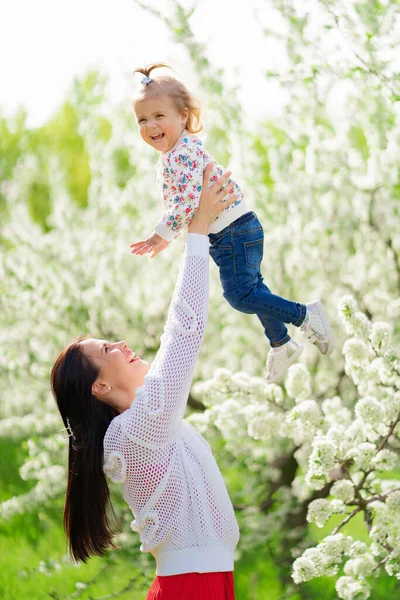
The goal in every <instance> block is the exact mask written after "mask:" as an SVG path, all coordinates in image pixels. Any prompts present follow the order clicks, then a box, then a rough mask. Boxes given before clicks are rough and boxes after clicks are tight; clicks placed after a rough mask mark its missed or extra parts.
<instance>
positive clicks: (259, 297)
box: [208, 212, 306, 348]
mask: <svg viewBox="0 0 400 600" xmlns="http://www.w3.org/2000/svg"><path fill="white" fill-rule="evenodd" d="M208 237H209V240H210V254H211V256H212V258H213V260H214V262H215V263H216V264H217V266H218V268H219V275H220V279H221V284H222V289H223V291H224V293H223V296H224V298H225V299H226V300H227V301H228V302H229V304H230V305H231V306H232V307H233V308H236V310H239V311H240V312H244V313H248V314H256V315H257V317H258V318H259V319H260V321H261V323H262V325H263V327H264V331H265V335H266V336H267V338H268V340H269V342H270V344H271V346H272V347H275V348H277V347H278V346H282V345H283V344H285V343H286V342H288V341H289V340H290V336H289V334H288V330H287V328H286V326H285V323H292V325H295V326H296V327H299V326H300V325H301V324H302V323H303V321H304V317H305V315H306V306H305V305H304V304H299V303H298V302H291V301H290V300H286V299H285V298H281V297H280V296H276V295H275V294H272V293H271V291H270V290H269V288H268V287H267V286H266V285H265V283H264V281H263V277H262V275H261V271H260V265H261V261H262V257H263V246H264V231H263V228H262V225H261V223H260V221H259V220H258V218H257V215H256V214H255V213H254V212H248V213H246V214H244V215H242V216H241V217H239V218H238V219H236V221H234V222H233V223H231V224H230V225H228V226H227V227H225V228H224V229H222V230H221V231H219V232H218V233H210V234H209V236H208Z"/></svg>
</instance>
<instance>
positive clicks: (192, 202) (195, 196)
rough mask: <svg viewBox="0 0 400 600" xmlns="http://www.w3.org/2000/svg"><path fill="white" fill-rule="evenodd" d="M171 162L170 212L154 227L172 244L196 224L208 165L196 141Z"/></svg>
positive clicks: (173, 156)
mask: <svg viewBox="0 0 400 600" xmlns="http://www.w3.org/2000/svg"><path fill="white" fill-rule="evenodd" d="M169 161H170V168H169V172H170V174H171V178H170V182H169V189H168V190H167V195H168V202H167V210H166V211H165V212H164V214H163V216H162V217H161V219H160V220H159V221H158V223H157V224H156V226H155V228H154V231H155V232H156V233H158V235H159V236H161V237H162V238H163V239H164V240H166V241H168V242H170V241H171V240H173V239H174V237H176V235H177V234H178V233H179V231H180V229H181V228H182V227H183V226H184V225H188V224H189V223H190V222H191V221H192V219H193V216H194V211H195V209H196V208H197V207H198V205H199V201H200V196H201V190H202V186H203V173H204V169H205V167H206V166H207V160H206V155H205V153H204V151H203V150H202V149H201V147H199V146H198V145H197V144H194V143H193V141H192V142H189V143H188V144H187V146H185V147H184V148H182V149H181V150H180V151H179V152H176V153H172V154H171V156H170V158H169Z"/></svg>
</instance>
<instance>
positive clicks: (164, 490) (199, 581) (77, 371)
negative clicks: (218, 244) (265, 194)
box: [51, 165, 239, 600]
mask: <svg viewBox="0 0 400 600" xmlns="http://www.w3.org/2000/svg"><path fill="white" fill-rule="evenodd" d="M211 169H212V165H210V166H209V167H208V168H207V169H206V171H205V173H204V180H203V194H202V198H201V201H200V205H199V208H198V210H197V212H196V215H195V217H194V219H193V220H192V222H191V224H190V225H189V227H188V235H187V239H186V247H185V252H184V254H183V256H182V260H181V266H180V271H179V275H178V279H177V283H176V286H175V291H174V295H173V298H172V301H171V306H170V310H169V314H168V319H167V323H166V325H165V328H164V333H163V335H162V336H161V345H160V349H159V351H158V353H157V355H156V357H155V359H154V361H153V363H152V365H151V366H150V365H149V364H148V363H147V362H146V361H144V360H142V359H141V358H140V357H138V356H135V354H134V353H133V352H132V351H131V350H130V349H129V348H128V346H127V344H126V342H124V341H121V342H115V343H110V342H107V341H105V340H97V339H82V338H80V339H78V340H75V341H74V342H72V343H71V344H70V345H69V346H67V348H65V349H64V350H63V352H62V353H61V354H60V356H59V357H58V359H57V360H56V362H55V364H54V366H53V369H52V373H51V385H52V391H53V394H54V397H55V399H56V402H57V405H58V409H59V411H60V413H61V416H62V419H63V421H64V424H65V425H66V431H67V433H68V435H69V473H68V486H67V495H66V504H65V511H64V527H65V530H66V534H67V536H68V539H69V545H70V551H71V554H72V556H73V557H74V558H75V560H77V561H79V560H81V561H83V562H86V560H87V559H88V558H89V557H90V556H91V555H95V554H97V555H103V554H104V553H105V550H106V548H107V547H109V546H112V545H113V544H112V537H113V533H112V530H111V526H110V520H109V518H108V516H107V508H108V507H109V505H110V499H109V490H108V486H107V483H106V480H105V477H104V472H105V473H106V474H107V475H108V476H109V478H110V479H111V480H112V481H114V482H117V483H122V484H123V486H124V498H125V500H126V501H127V502H128V504H129V506H130V508H131V510H132V512H133V514H134V517H135V520H134V521H133V522H132V529H133V530H134V531H137V532H138V533H139V534H140V540H141V543H142V544H141V551H142V552H151V553H152V554H153V555H154V557H155V559H156V564H157V570H156V578H155V580H154V582H153V585H152V587H151V589H150V591H149V593H148V595H147V600H168V599H169V598H174V600H178V599H179V600H186V599H189V598H190V600H196V599H197V598H198V599H199V600H200V598H201V599H204V598H206V597H208V598H209V599H212V600H232V599H233V598H234V584H233V552H234V549H235V547H236V544H237V542H238V538H239V531H238V527H237V523H236V519H235V516H234V512H233V507H232V503H231V501H230V499H229V496H228V493H227V490H226V487H225V484H224V481H223V479H222V476H221V473H220V471H219V469H218V466H217V464H216V462H215V460H214V458H213V456H212V454H211V450H210V447H209V445H208V443H207V442H206V441H205V440H204V439H203V438H202V436H201V435H200V434H199V433H197V432H196V430H195V429H194V428H193V427H191V426H190V425H189V424H188V423H187V422H186V421H184V420H183V415H184V411H185V406H186V402H187V398H188V395H189V390H190V385H191V380H192V377H193V371H194V368H195V363H196V358H197V355H198V352H199V350H200V346H201V343H202V340H203V335H204V330H205V325H206V321H207V304H208V255H209V242H208V237H207V231H208V227H209V224H210V223H211V222H212V221H213V220H214V219H215V217H216V216H217V214H218V213H219V212H221V211H222V210H223V209H224V208H225V207H226V205H227V204H228V203H231V202H234V201H235V200H236V197H235V196H233V197H232V198H229V199H227V196H228V194H229V192H230V190H231V188H232V185H229V186H226V187H225V188H223V189H221V186H223V185H224V184H226V182H227V180H228V178H229V175H230V173H229V172H227V173H226V174H225V175H223V176H222V177H221V178H220V179H218V181H217V182H216V183H215V184H214V186H213V187H212V188H209V189H207V185H205V182H207V181H209V180H210V175H211ZM233 185H234V184H233ZM228 188H229V189H228ZM103 452H104V454H103Z"/></svg>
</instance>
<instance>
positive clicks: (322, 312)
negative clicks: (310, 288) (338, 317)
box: [313, 300, 335, 356]
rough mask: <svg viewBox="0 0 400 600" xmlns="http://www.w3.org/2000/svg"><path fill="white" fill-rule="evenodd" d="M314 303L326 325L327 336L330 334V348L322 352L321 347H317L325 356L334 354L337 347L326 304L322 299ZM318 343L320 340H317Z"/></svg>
mask: <svg viewBox="0 0 400 600" xmlns="http://www.w3.org/2000/svg"><path fill="white" fill-rule="evenodd" d="M313 304H314V305H315V307H316V309H317V311H318V314H319V316H320V317H321V320H322V323H323V325H324V327H325V331H326V333H327V336H328V350H327V351H326V352H325V353H324V352H321V349H320V348H318V346H317V348H318V350H320V352H321V353H322V354H323V355H324V356H329V355H330V354H332V352H333V350H334V348H335V338H334V337H333V333H332V330H331V328H330V325H329V321H328V317H327V314H326V312H325V309H324V305H323V304H322V302H321V300H316V301H315V302H314V303H313ZM317 343H318V342H316V344H317Z"/></svg>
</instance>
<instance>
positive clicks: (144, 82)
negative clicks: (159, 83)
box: [140, 75, 153, 85]
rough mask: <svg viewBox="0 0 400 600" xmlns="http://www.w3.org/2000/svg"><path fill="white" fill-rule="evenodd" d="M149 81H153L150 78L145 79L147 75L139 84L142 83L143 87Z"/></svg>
mask: <svg viewBox="0 0 400 600" xmlns="http://www.w3.org/2000/svg"><path fill="white" fill-rule="evenodd" d="M150 81H153V80H152V78H151V77H147V75H145V76H144V77H143V78H142V80H141V82H140V83H143V85H148V84H149V83H150Z"/></svg>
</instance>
